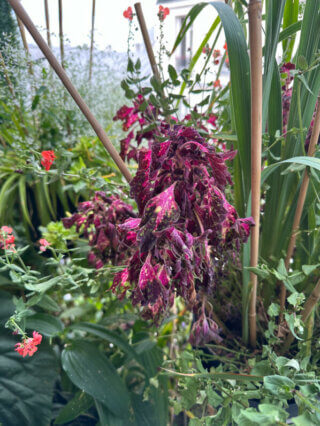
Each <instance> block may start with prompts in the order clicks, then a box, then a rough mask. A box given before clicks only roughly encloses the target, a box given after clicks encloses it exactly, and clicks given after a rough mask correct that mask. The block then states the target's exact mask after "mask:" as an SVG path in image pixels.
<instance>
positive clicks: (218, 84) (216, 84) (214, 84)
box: [213, 79, 221, 87]
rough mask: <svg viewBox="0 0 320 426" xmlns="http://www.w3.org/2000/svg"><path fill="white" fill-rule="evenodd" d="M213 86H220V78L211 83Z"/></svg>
mask: <svg viewBox="0 0 320 426" xmlns="http://www.w3.org/2000/svg"><path fill="white" fill-rule="evenodd" d="M213 86H214V87H221V83H220V80H219V79H218V80H216V81H215V82H214V83H213Z"/></svg>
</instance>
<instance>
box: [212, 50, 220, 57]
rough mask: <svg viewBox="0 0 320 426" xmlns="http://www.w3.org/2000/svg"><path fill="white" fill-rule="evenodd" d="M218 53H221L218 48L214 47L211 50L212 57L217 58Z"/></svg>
mask: <svg viewBox="0 0 320 426" xmlns="http://www.w3.org/2000/svg"><path fill="white" fill-rule="evenodd" d="M220 55H221V53H220V50H219V49H214V51H213V57H214V58H219V56H220Z"/></svg>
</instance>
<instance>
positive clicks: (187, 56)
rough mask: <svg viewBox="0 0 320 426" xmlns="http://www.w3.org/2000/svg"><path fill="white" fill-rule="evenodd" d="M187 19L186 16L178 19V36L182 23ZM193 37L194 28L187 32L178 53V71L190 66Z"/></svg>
mask: <svg viewBox="0 0 320 426" xmlns="http://www.w3.org/2000/svg"><path fill="white" fill-rule="evenodd" d="M184 19H185V16H177V17H176V34H177V35H178V33H179V31H180V28H181V26H182V23H183V21H184ZM192 36H193V29H192V26H191V27H190V28H189V30H188V31H187V33H186V35H185V37H184V38H183V40H182V41H181V43H180V45H179V47H178V49H177V53H176V68H177V70H178V71H181V70H182V69H183V68H186V67H187V65H188V64H189V62H190V60H191V57H192Z"/></svg>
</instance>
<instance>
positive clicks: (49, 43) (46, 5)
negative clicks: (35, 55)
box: [44, 0, 51, 49]
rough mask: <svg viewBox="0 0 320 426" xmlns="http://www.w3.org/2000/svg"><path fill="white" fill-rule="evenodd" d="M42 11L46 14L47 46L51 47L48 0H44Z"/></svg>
mask: <svg viewBox="0 0 320 426" xmlns="http://www.w3.org/2000/svg"><path fill="white" fill-rule="evenodd" d="M44 12H45V16H46V26H47V40H48V46H49V47H50V49H51V34H50V18H49V6H48V0H44Z"/></svg>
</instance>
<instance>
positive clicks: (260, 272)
mask: <svg viewBox="0 0 320 426" xmlns="http://www.w3.org/2000/svg"><path fill="white" fill-rule="evenodd" d="M246 269H247V270H248V271H250V272H253V273H254V274H256V275H257V276H258V277H260V278H261V279H263V280H264V279H266V278H268V277H270V271H269V270H268V269H262V268H258V267H254V266H246Z"/></svg>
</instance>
